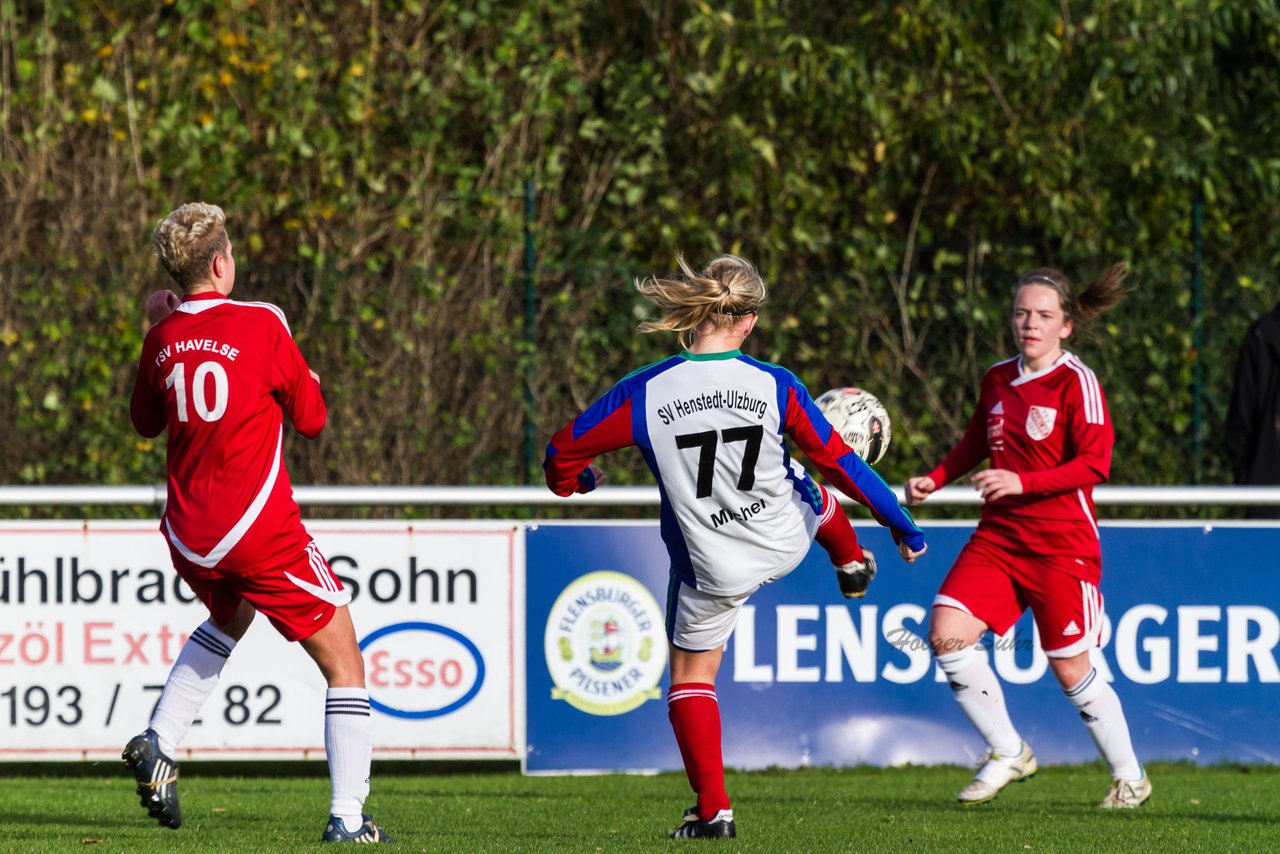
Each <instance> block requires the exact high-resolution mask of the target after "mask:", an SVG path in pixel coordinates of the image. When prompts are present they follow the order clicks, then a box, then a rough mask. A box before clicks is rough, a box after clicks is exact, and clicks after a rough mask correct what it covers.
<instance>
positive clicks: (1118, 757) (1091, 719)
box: [1064, 670, 1142, 780]
mask: <svg viewBox="0 0 1280 854" xmlns="http://www.w3.org/2000/svg"><path fill="white" fill-rule="evenodd" d="M1064 693H1065V694H1066V695H1067V699H1068V700H1070V701H1071V702H1072V704H1073V705H1075V707H1076V710H1077V711H1079V712H1080V719H1081V720H1083V721H1084V726H1085V729H1087V730H1088V731H1089V735H1090V736H1091V737H1092V738H1093V743H1094V744H1095V745H1097V747H1098V753H1100V754H1102V758H1103V760H1105V761H1106V763H1107V764H1108V765H1110V766H1111V776H1112V777H1119V778H1120V779H1121V780H1140V779H1142V763H1141V762H1139V761H1138V757H1137V755H1136V754H1135V753H1134V752H1133V741H1132V739H1130V738H1129V724H1128V723H1126V722H1125V719H1124V709H1123V708H1121V706H1120V698H1119V697H1118V696H1116V692H1115V690H1114V689H1113V688H1112V687H1111V685H1109V684H1108V683H1107V680H1105V679H1103V678H1102V677H1101V676H1099V675H1098V671H1097V670H1090V671H1089V674H1088V675H1087V676H1085V677H1084V678H1083V679H1081V680H1080V684H1078V685H1076V687H1074V688H1072V689H1071V690H1069V691H1064Z"/></svg>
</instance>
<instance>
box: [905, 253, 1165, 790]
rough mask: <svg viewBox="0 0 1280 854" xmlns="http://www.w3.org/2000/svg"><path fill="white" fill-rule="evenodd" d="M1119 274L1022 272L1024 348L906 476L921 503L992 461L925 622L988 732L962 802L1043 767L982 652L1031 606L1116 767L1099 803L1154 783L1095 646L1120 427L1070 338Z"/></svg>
mask: <svg viewBox="0 0 1280 854" xmlns="http://www.w3.org/2000/svg"><path fill="white" fill-rule="evenodd" d="M1125 275H1126V271H1125V268H1124V265H1123V264H1117V265H1115V266H1113V267H1112V268H1111V269H1110V270H1108V271H1107V272H1106V273H1105V274H1104V275H1103V276H1102V277H1100V278H1099V279H1097V280H1096V281H1094V282H1092V283H1091V284H1090V285H1088V286H1087V287H1086V288H1084V289H1083V290H1082V291H1080V292H1079V293H1078V294H1077V292H1076V291H1075V290H1074V289H1073V288H1072V286H1071V283H1070V282H1069V281H1068V280H1067V277H1066V276H1064V275H1063V274H1062V273H1060V272H1058V271H1057V270H1052V269H1048V268H1042V269H1038V270H1032V271H1031V272H1029V273H1027V274H1026V275H1024V276H1023V277H1022V278H1021V279H1019V280H1018V283H1017V284H1016V285H1015V287H1014V296H1013V334H1014V338H1015V339H1016V341H1017V342H1018V350H1019V353H1020V355H1018V356H1016V357H1014V358H1012V359H1008V360H1006V361H1003V362H999V363H997V364H996V365H993V366H992V367H991V368H990V369H989V370H988V371H987V373H986V376H985V377H983V380H982V388H981V391H980V395H979V401H978V406H977V408H976V409H975V410H974V412H973V416H972V418H970V420H969V426H968V429H967V430H966V431H965V434H964V437H963V438H962V439H961V440H960V443H959V444H957V445H956V447H955V448H954V449H952V451H951V453H949V454H948V455H947V457H946V459H944V460H943V461H942V463H941V464H939V465H938V467H937V468H935V469H934V470H933V471H931V472H929V473H928V474H927V475H924V476H923V477H915V478H911V479H910V480H909V481H907V486H906V498H907V503H908V504H919V503H920V502H921V501H923V500H925V498H927V497H928V496H929V495H930V494H931V493H932V492H933V491H934V490H936V489H938V488H939V487H941V486H943V485H944V484H946V483H949V482H950V481H952V480H955V479H956V478H958V477H960V476H962V475H964V474H965V473H966V472H968V471H969V470H970V469H972V468H973V467H974V466H976V465H978V464H979V463H980V462H982V461H983V460H984V459H988V458H990V460H991V467H990V468H988V469H985V470H983V471H980V472H978V473H976V474H975V475H974V476H973V484H974V486H975V487H976V488H977V490H978V492H980V493H981V494H982V498H983V502H984V503H983V507H982V514H981V519H980V520H979V522H978V527H977V530H976V531H974V533H973V536H972V537H971V538H970V540H969V542H968V544H967V545H966V546H965V548H964V550H963V551H962V552H961V553H960V556H959V558H957V559H956V563H955V565H954V566H953V567H952V568H951V571H950V572H949V573H948V574H947V577H946V579H944V580H943V582H942V587H941V588H940V589H939V591H938V595H937V597H936V598H935V599H934V601H933V615H932V618H931V620H930V627H929V643H930V645H931V646H932V648H933V652H934V656H935V659H936V661H937V662H938V665H939V666H940V667H941V668H942V670H943V672H944V673H946V674H947V680H948V682H949V683H950V685H951V690H952V695H953V696H954V697H955V698H956V701H957V702H958V703H959V704H960V708H961V709H962V710H963V711H964V713H965V715H966V716H967V717H968V718H969V720H970V721H971V722H972V723H973V725H974V727H975V728H976V729H977V730H978V733H979V734H980V735H981V736H982V737H983V738H984V739H985V740H986V742H987V749H988V755H987V757H986V758H985V761H984V763H983V764H982V767H981V768H980V769H979V771H978V773H977V776H975V777H974V778H973V781H972V782H970V783H969V785H968V786H966V787H965V789H964V790H963V791H962V792H960V795H959V798H958V799H959V801H960V802H961V803H964V804H978V803H983V802H985V801H989V800H991V799H992V798H994V797H996V795H998V794H999V793H1000V790H1001V789H1003V788H1004V787H1005V786H1006V785H1008V784H1009V783H1011V782H1013V781H1016V780H1025V779H1026V778H1028V777H1030V776H1031V775H1032V774H1034V773H1035V771H1036V759H1035V755H1034V754H1033V753H1032V752H1031V748H1030V747H1029V746H1028V745H1027V744H1026V742H1024V741H1023V740H1022V738H1021V736H1019V735H1018V732H1017V730H1016V729H1014V726H1013V723H1012V722H1011V721H1010V720H1009V714H1008V711H1007V709H1006V708H1005V703H1004V695H1003V693H1002V692H1001V689H1000V683H999V682H998V681H997V679H996V676H995V673H994V672H993V671H992V669H991V667H990V665H989V664H988V663H987V659H986V656H985V654H983V653H981V652H980V651H977V650H975V645H976V644H977V643H978V640H979V639H980V638H981V637H982V635H983V634H984V633H985V632H986V631H987V630H988V629H989V630H991V631H994V632H995V633H996V634H1004V633H1005V632H1006V631H1008V630H1009V629H1010V628H1012V626H1013V625H1014V623H1016V622H1017V620H1018V618H1019V617H1020V616H1021V615H1022V613H1023V612H1024V611H1025V610H1026V609H1027V608H1028V607H1030V608H1031V613H1032V615H1033V616H1034V618H1035V622H1036V627H1037V628H1038V629H1039V633H1040V641H1041V645H1042V647H1043V649H1044V652H1045V655H1047V656H1048V658H1049V665H1050V667H1051V668H1052V670H1053V673H1054V675H1055V676H1056V677H1057V678H1058V682H1059V683H1060V684H1061V685H1062V690H1063V691H1064V692H1065V693H1066V695H1067V698H1068V699H1070V701H1071V702H1072V704H1074V705H1075V707H1076V709H1077V710H1078V711H1079V713H1080V717H1081V719H1082V720H1083V721H1084V724H1085V727H1086V728H1087V729H1088V731H1089V735H1090V736H1091V737H1092V738H1093V741H1094V744H1095V745H1097V748H1098V752H1099V753H1100V754H1101V755H1102V758H1103V759H1104V760H1106V762H1107V763H1108V764H1109V765H1110V766H1111V776H1112V781H1111V788H1110V790H1109V791H1108V793H1107V796H1106V797H1105V798H1104V799H1103V801H1102V803H1101V804H1100V806H1102V807H1105V808H1124V807H1137V806H1140V805H1141V804H1142V803H1143V802H1144V801H1146V800H1147V798H1148V797H1150V795H1151V782H1150V781H1149V780H1148V779H1147V776H1146V773H1145V771H1144V770H1143V767H1142V764H1141V763H1140V762H1139V761H1138V758H1137V756H1136V755H1135V754H1134V751H1133V744H1132V742H1131V740H1130V738H1129V727H1128V724H1127V723H1126V722H1125V717H1124V710H1123V709H1122V708H1121V706H1120V700H1119V698H1118V697H1117V696H1116V693H1115V691H1114V690H1112V688H1111V686H1110V685H1109V684H1108V683H1107V681H1106V680H1105V679H1103V678H1101V677H1099V675H1098V673H1097V671H1096V670H1095V669H1094V667H1093V665H1092V663H1091V662H1090V657H1089V656H1090V650H1092V649H1094V648H1095V647H1097V646H1098V644H1099V642H1100V634H1101V630H1102V613H1103V610H1102V595H1101V594H1100V593H1099V592H1098V586H1097V585H1098V583H1099V579H1100V575H1101V551H1100V548H1099V541H1098V523H1097V514H1096V512H1095V511H1094V506H1093V485H1094V484H1095V483H1101V482H1103V481H1105V480H1106V479H1107V476H1108V474H1109V473H1110V469H1111V447H1112V444H1113V442H1114V433H1113V430H1112V425H1111V419H1110V417H1109V416H1108V414H1107V406H1106V401H1105V400H1104V398H1103V395H1102V387H1101V386H1100V385H1099V384H1098V378H1097V377H1096V376H1095V375H1094V373H1093V371H1091V370H1089V368H1087V367H1086V366H1085V364H1084V363H1083V362H1081V361H1080V359H1078V358H1077V357H1076V356H1074V355H1072V354H1071V353H1068V352H1066V351H1065V350H1063V349H1062V345H1063V342H1065V341H1066V340H1067V338H1068V337H1070V335H1071V333H1072V331H1073V329H1074V326H1075V324H1076V323H1077V322H1084V321H1088V320H1091V319H1093V318H1095V317H1097V316H1099V315H1101V314H1102V313H1104V312H1106V311H1107V310H1108V309H1110V308H1112V307H1113V306H1114V305H1116V303H1118V302H1119V301H1120V300H1121V299H1123V298H1124V295H1125V293H1126V290H1125V289H1124V287H1123V282H1124V278H1125Z"/></svg>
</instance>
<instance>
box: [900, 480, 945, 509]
mask: <svg viewBox="0 0 1280 854" xmlns="http://www.w3.org/2000/svg"><path fill="white" fill-rule="evenodd" d="M937 488H938V485H937V484H936V483H934V482H933V478H931V477H929V476H928V475H925V476H924V477H913V478H911V480H909V481H907V488H906V490H905V491H906V497H907V504H919V503H920V502H921V501H924V500H925V499H926V498H928V497H929V496H930V495H931V494H933V491H934V490H935V489H937Z"/></svg>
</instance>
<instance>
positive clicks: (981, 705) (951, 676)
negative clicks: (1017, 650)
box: [934, 646, 1022, 756]
mask: <svg viewBox="0 0 1280 854" xmlns="http://www.w3.org/2000/svg"><path fill="white" fill-rule="evenodd" d="M934 660H935V661H937V662H938V666H939V667H941V668H942V672H943V673H945V674H947V682H948V683H949V684H950V685H951V695H952V696H953V697H955V698H956V702H957V703H959V704H960V710H961V711H963V712H964V713H965V716H966V717H967V718H969V722H970V723H972V724H973V726H974V729H976V730H977V731H978V735H980V736H982V737H983V738H984V739H986V742H987V748H988V749H990V750H991V751H992V752H994V753H998V754H1000V755H1001V756H1017V755H1018V754H1019V753H1021V752H1022V736H1020V735H1018V731H1017V730H1016V729H1014V728H1013V722H1012V721H1011V720H1009V710H1008V708H1007V707H1006V706H1005V703H1004V691H1002V690H1001V689H1000V681H999V680H998V679H996V674H995V672H994V671H993V670H992V669H991V665H989V664H987V658H986V656H985V655H979V654H978V653H977V652H976V651H975V649H974V648H973V647H971V646H966V647H965V648H964V649H961V650H958V651H956V652H946V653H943V654H942V655H935V656H934Z"/></svg>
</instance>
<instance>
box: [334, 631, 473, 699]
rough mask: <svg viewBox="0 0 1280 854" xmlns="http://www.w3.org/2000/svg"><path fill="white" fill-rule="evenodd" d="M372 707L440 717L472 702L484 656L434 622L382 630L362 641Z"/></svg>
mask: <svg viewBox="0 0 1280 854" xmlns="http://www.w3.org/2000/svg"><path fill="white" fill-rule="evenodd" d="M360 650H361V651H362V652H363V653H364V661H365V682H366V683H367V684H368V686H369V705H370V706H371V707H373V708H374V709H376V710H377V711H379V712H382V713H383V714H386V715H391V716H392V717H396V718H411V719H419V720H420V719H422V718H438V717H440V716H442V715H447V714H449V713H450V712H454V711H457V710H458V709H460V708H462V707H463V706H465V705H466V704H467V703H469V702H471V700H472V698H474V697H475V695H476V694H477V693H479V691H480V686H481V685H483V684H484V658H483V657H481V655H480V650H479V649H478V648H477V647H476V645H475V644H474V643H472V642H471V639H470V638H468V637H467V636H466V635H463V634H461V633H459V632H457V631H454V630H453V629H450V628H448V627H446V626H440V625H437V624H435V623H396V624H395V625H392V626H383V627H382V628H380V629H378V630H377V631H376V632H373V633H372V634H370V635H369V636H368V637H366V638H365V639H364V640H362V641H361V642H360Z"/></svg>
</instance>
